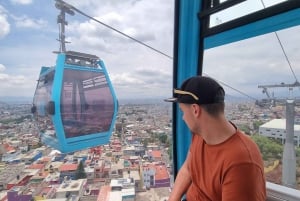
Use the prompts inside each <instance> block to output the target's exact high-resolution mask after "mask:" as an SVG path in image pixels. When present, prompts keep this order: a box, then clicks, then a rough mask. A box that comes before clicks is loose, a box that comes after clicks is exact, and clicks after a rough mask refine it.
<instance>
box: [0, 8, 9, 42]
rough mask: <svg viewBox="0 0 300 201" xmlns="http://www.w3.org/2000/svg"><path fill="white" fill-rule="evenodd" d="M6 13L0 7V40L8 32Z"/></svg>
mask: <svg viewBox="0 0 300 201" xmlns="http://www.w3.org/2000/svg"><path fill="white" fill-rule="evenodd" d="M6 13H7V11H6V10H5V9H4V8H3V7H2V6H1V5H0V27H1V29H0V39H1V38H4V37H5V36H6V35H7V34H8V33H9V32H10V24H9V22H8V21H7V15H6Z"/></svg>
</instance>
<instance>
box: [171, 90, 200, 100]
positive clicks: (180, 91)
mask: <svg viewBox="0 0 300 201" xmlns="http://www.w3.org/2000/svg"><path fill="white" fill-rule="evenodd" d="M174 93H175V94H180V95H190V96H192V97H193V98H194V99H195V100H196V101H198V100H199V98H198V96H196V95H195V94H193V93H192V92H189V91H184V90H179V89H174Z"/></svg>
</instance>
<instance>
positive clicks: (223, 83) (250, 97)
mask: <svg viewBox="0 0 300 201" xmlns="http://www.w3.org/2000/svg"><path fill="white" fill-rule="evenodd" d="M203 75H206V76H209V75H208V74H206V73H203ZM216 81H217V82H219V83H221V84H222V85H224V86H226V87H228V88H230V89H232V90H234V91H236V92H238V93H240V94H242V95H244V96H246V97H248V98H249V99H253V100H255V101H256V100H257V99H256V98H254V97H252V96H249V95H248V94H246V93H244V92H242V91H240V90H238V89H235V88H233V87H231V86H230V85H228V84H226V83H225V82H222V81H220V80H217V79H216Z"/></svg>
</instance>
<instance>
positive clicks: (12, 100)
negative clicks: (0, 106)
mask: <svg viewBox="0 0 300 201" xmlns="http://www.w3.org/2000/svg"><path fill="white" fill-rule="evenodd" d="M0 103H4V104H5V103H6V104H30V103H32V97H23V96H0Z"/></svg>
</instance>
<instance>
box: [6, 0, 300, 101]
mask: <svg viewBox="0 0 300 201" xmlns="http://www.w3.org/2000/svg"><path fill="white" fill-rule="evenodd" d="M280 1H283V0H265V1H264V3H265V4H266V6H270V5H272V4H274V3H278V2H280ZM66 2H67V3H69V4H71V5H73V6H74V7H76V8H78V9H79V10H81V11H82V12H84V13H86V14H88V15H90V16H92V17H95V18H96V19H98V20H100V21H101V22H103V23H105V24H107V25H109V26H112V27H114V28H115V29H118V30H120V31H121V32H123V33H125V34H128V35H130V36H131V37H133V38H136V39H138V40H140V41H142V42H144V43H146V44H147V45H149V46H151V47H153V48H155V49H157V50H159V51H161V52H163V53H165V54H166V55H169V56H171V57H173V36H174V31H173V28H174V0H126V1H124V0H85V1H82V0H66ZM233 9H234V8H233ZM258 9H262V3H261V1H260V0H248V1H247V2H246V3H245V4H244V5H243V6H242V7H240V8H239V10H240V11H242V12H244V13H247V12H253V10H258ZM240 11H235V12H231V14H230V15H229V14H228V13H226V12H225V13H220V14H217V15H216V16H214V19H213V20H212V21H211V22H212V24H214V23H220V22H225V21H227V20H229V19H230V17H231V18H232V17H233V15H232V13H239V12H240ZM58 14H59V10H57V9H56V8H55V1H54V0H0V27H1V28H0V97H1V96H24V97H33V95H34V91H35V87H36V83H37V81H36V80H37V79H38V75H39V72H40V68H41V67H42V66H53V65H55V61H56V54H54V53H53V51H58V50H59V43H58V41H57V39H58V30H59V29H58V24H57V22H56V20H57V15H58ZM237 15H238V14H237ZM66 18H67V21H68V26H67V27H66V36H67V41H69V42H70V43H68V44H67V50H72V51H78V52H84V53H89V54H94V55H97V56H99V57H100V58H101V59H102V60H103V61H104V63H105V65H106V68H107V70H108V72H109V75H110V78H111V81H112V83H113V86H114V89H115V92H116V95H117V97H118V98H119V99H132V98H133V99H143V98H163V97H169V96H170V95H171V94H172V82H173V78H172V70H173V66H172V65H173V61H172V59H170V58H169V57H166V56H164V55H161V54H159V53H157V52H155V51H153V50H150V49H149V48H146V47H144V46H142V45H140V44H138V43H136V42H134V41H132V40H130V39H128V38H126V37H124V36H122V35H120V34H118V33H116V32H114V31H112V30H110V29H108V28H107V27H105V26H103V25H101V24H98V23H96V22H94V21H91V20H90V19H88V18H86V17H84V16H82V15H80V14H78V13H76V14H75V16H69V15H67V17H66ZM299 31H300V30H299V27H295V28H291V29H288V30H283V31H280V32H278V36H279V38H280V40H281V42H282V44H283V46H284V48H285V50H286V53H287V56H288V58H289V60H290V63H291V65H292V67H293V70H294V72H295V74H296V75H299V73H300V65H299V64H300V57H299V56H298V55H299V51H300V50H299V47H298V46H299V45H298V44H300V41H299V40H300V39H299V36H298V35H299V34H298V33H299ZM204 73H206V74H208V75H209V76H212V77H214V78H215V79H217V80H219V81H221V82H222V83H226V85H229V86H230V87H226V86H224V87H225V90H227V91H228V93H229V94H233V95H237V96H241V94H240V93H237V92H236V90H232V88H233V89H237V90H238V91H243V92H244V93H246V94H249V95H250V96H254V97H256V96H264V95H263V94H262V92H261V89H258V87H257V86H258V85H259V84H278V83H281V82H285V83H293V82H295V78H294V76H293V74H292V73H291V70H290V68H289V66H288V63H287V61H286V59H285V58H284V54H283V51H282V50H281V48H280V45H279V42H278V40H277V38H276V35H275V34H274V33H271V34H268V35H264V36H260V37H257V38H254V39H249V40H244V41H241V42H237V43H232V44H229V45H225V46H222V47H218V48H214V49H210V50H207V51H205V58H204ZM297 90H298V91H299V89H297ZM285 91H287V89H285ZM294 91H296V90H294ZM298 91H297V92H298Z"/></svg>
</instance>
